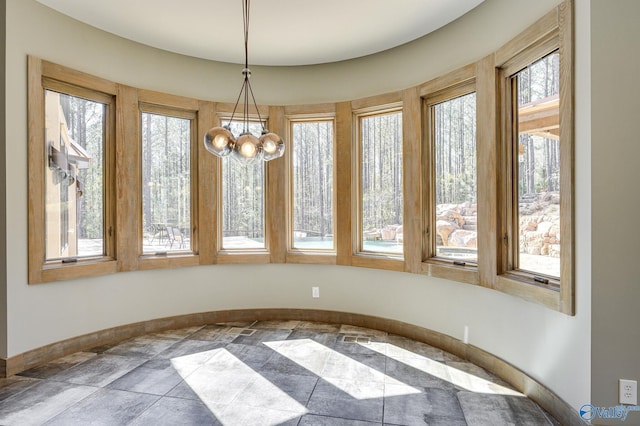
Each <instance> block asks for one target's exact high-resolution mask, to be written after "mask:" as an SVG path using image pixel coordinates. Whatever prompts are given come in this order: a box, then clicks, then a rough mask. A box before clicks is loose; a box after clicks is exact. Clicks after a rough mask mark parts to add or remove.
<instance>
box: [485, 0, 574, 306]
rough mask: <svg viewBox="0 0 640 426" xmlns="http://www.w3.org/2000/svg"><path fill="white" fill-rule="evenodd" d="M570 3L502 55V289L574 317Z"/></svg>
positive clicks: (508, 46)
mask: <svg viewBox="0 0 640 426" xmlns="http://www.w3.org/2000/svg"><path fill="white" fill-rule="evenodd" d="M571 5H572V3H571V2H565V3H563V4H562V5H560V6H559V7H558V8H556V9H554V10H553V11H552V12H550V13H549V14H548V15H546V16H545V17H543V18H541V20H540V21H539V23H538V25H537V26H533V27H532V28H531V29H530V30H527V31H525V33H523V34H522V35H521V36H520V37H518V38H516V39H514V42H512V43H511V44H509V45H507V46H505V47H504V48H502V49H501V50H499V51H498V52H497V54H496V57H497V58H498V60H499V61H498V63H497V65H499V68H498V71H499V79H500V81H499V84H500V88H501V93H502V99H501V104H502V108H501V110H502V141H503V143H502V156H501V170H500V180H499V183H500V190H501V191H500V193H499V195H500V196H499V211H500V212H502V215H501V217H500V221H499V223H500V227H499V228H498V229H499V234H498V235H499V238H501V240H502V244H501V245H500V246H499V253H498V259H497V261H498V279H497V283H496V285H497V288H498V289H501V290H504V291H507V292H513V293H516V294H519V295H522V296H524V297H525V298H530V299H533V300H536V301H538V302H542V303H544V304H546V305H548V306H551V307H554V308H555V309H558V310H560V311H562V312H565V313H569V314H572V313H573V291H574V290H573V289H574V283H573V281H574V280H573V271H574V266H573V217H574V212H573V146H574V141H573V79H572V76H573V68H572V67H573V58H572V46H571V40H572V25H571V22H572V20H571ZM507 55H508V56H507ZM501 58H504V59H503V60H501Z"/></svg>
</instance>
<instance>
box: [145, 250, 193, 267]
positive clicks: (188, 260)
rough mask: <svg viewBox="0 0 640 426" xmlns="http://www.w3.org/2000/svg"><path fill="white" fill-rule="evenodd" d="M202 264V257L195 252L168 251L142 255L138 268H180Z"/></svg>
mask: <svg viewBox="0 0 640 426" xmlns="http://www.w3.org/2000/svg"><path fill="white" fill-rule="evenodd" d="M199 264H200V257H199V256H198V255H197V254H194V253H177V252H174V253H171V252H169V253H167V254H166V255H165V254H163V255H153V254H148V255H146V254H145V255H143V256H140V259H139V262H138V269H140V270H142V271H145V270H149V269H160V268H179V267H183V266H197V265H199Z"/></svg>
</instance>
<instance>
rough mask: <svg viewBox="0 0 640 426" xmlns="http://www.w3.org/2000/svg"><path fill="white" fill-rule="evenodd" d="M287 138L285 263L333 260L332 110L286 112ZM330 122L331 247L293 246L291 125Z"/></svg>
mask: <svg viewBox="0 0 640 426" xmlns="http://www.w3.org/2000/svg"><path fill="white" fill-rule="evenodd" d="M286 119H287V141H288V142H289V147H288V149H287V151H288V152H287V153H286V154H285V155H286V170H287V177H286V180H287V184H286V188H287V255H286V261H287V263H318V264H335V262H336V256H337V249H338V239H337V238H336V232H335V230H336V220H337V193H338V191H337V164H336V162H337V156H336V153H337V150H336V149H337V140H336V139H337V138H336V125H337V123H336V116H335V112H324V113H322V112H317V113H300V112H298V113H295V114H288V115H287V117H286ZM316 122H320V123H331V124H332V128H333V132H332V140H331V146H332V150H333V151H332V152H333V155H332V161H333V165H332V170H333V173H332V176H331V178H332V181H333V194H332V209H331V210H332V213H331V214H332V221H333V229H334V239H333V248H331V249H313V248H310V249H301V248H296V247H294V234H293V232H294V226H293V223H294V187H293V185H294V179H293V173H294V171H293V152H294V141H293V126H294V125H296V124H299V123H316Z"/></svg>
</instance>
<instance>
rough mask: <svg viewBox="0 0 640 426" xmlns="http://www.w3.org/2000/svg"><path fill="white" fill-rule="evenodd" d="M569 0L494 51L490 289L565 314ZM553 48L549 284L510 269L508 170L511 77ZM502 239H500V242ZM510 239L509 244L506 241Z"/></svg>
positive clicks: (569, 306) (569, 212) (569, 246)
mask: <svg viewBox="0 0 640 426" xmlns="http://www.w3.org/2000/svg"><path fill="white" fill-rule="evenodd" d="M572 12H573V0H565V1H564V2H563V3H561V4H560V5H559V6H558V7H556V8H554V9H553V10H552V11H551V12H549V13H548V14H547V15H545V16H543V17H542V18H540V19H539V20H538V21H537V22H536V23H534V24H533V25H532V26H531V27H529V28H528V29H526V30H525V31H524V32H522V33H521V34H519V35H518V36H517V37H516V38H514V39H513V40H512V41H510V42H509V43H507V44H506V45H505V46H503V47H502V48H501V49H499V50H498V51H497V52H496V55H495V58H496V64H495V65H496V67H497V71H498V82H497V84H498V88H499V94H500V95H499V102H500V105H501V106H500V109H499V111H500V116H501V121H500V122H501V138H502V144H501V147H502V148H501V151H502V152H501V153H500V164H501V165H500V172H499V188H500V191H499V195H498V206H499V208H498V210H499V211H501V212H504V213H503V214H502V215H501V216H500V217H499V218H498V219H499V226H498V228H497V235H498V236H502V242H499V244H498V251H497V256H498V257H497V259H496V261H497V271H496V272H497V277H496V280H495V283H494V288H496V289H497V290H500V291H503V292H505V293H508V294H512V295H516V296H518V297H522V298H524V299H526V300H529V301H533V302H536V303H541V304H543V305H545V306H547V307H549V308H552V309H555V310H558V311H560V312H562V313H565V314H568V315H574V314H575V303H574V299H575V295H574V293H575V279H574V270H575V266H574V261H573V253H574V238H575V235H574V234H575V233H574V208H573V205H574V194H573V187H574V185H573V183H574V174H573V161H574V156H573V152H574V140H573V138H574V116H573V91H574V82H573V73H574V71H573V66H574V60H573V46H572V42H573V17H572ZM556 50H558V51H559V53H560V111H559V115H560V118H559V120H560V122H561V123H562V125H561V126H560V141H561V144H560V174H561V179H560V194H561V196H560V232H561V236H562V249H561V252H560V265H561V266H560V268H561V272H560V279H556V278H553V277H545V278H548V280H549V284H548V285H544V284H539V283H538V282H536V281H535V279H534V276H535V275H539V274H534V273H529V272H526V271H520V270H513V269H512V265H513V258H514V250H517V247H515V245H514V244H513V242H514V241H517V239H516V238H515V235H514V234H513V232H514V229H515V223H516V222H515V221H516V220H517V218H516V217H515V216H514V215H515V214H516V210H515V208H514V207H513V206H514V203H515V201H514V199H513V196H514V195H513V194H514V190H513V188H512V186H511V183H510V182H511V180H512V179H511V178H510V176H512V173H513V169H512V162H513V156H514V153H513V142H512V140H513V129H512V125H511V123H512V120H513V118H512V113H511V105H512V102H513V100H512V98H511V96H512V94H511V82H510V79H511V76H513V75H514V74H515V73H517V72H519V71H520V70H521V69H523V68H524V67H526V66H527V65H529V64H531V63H533V62H535V61H536V60H538V59H540V58H542V57H544V56H546V55H547V54H550V53H552V52H554V51H556ZM505 242H506V243H505ZM509 242H511V243H509Z"/></svg>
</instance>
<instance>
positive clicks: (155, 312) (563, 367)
mask: <svg viewBox="0 0 640 426" xmlns="http://www.w3.org/2000/svg"><path fill="white" fill-rule="evenodd" d="M558 2H559V1H558V0H540V1H536V2H531V1H528V0H517V1H515V0H486V1H485V2H484V3H483V4H482V5H481V6H480V7H479V8H477V9H476V10H474V11H472V12H470V13H469V14H467V15H465V16H463V17H462V18H460V19H459V20H457V21H455V22H454V23H452V24H450V25H448V26H446V27H445V28H443V29H441V30H438V31H437V32H435V33H433V34H431V35H429V36H426V37H424V38H422V39H420V40H417V41H415V42H412V43H409V44H407V45H405V46H401V47H399V48H396V49H393V50H390V51H387V52H383V53H380V54H377V55H373V56H370V57H365V58H360V59H357V60H352V61H346V62H341V63H335V64H327V65H318V66H308V67H293V68H270V67H255V68H254V70H253V71H254V77H253V80H252V82H253V85H254V89H255V92H256V94H257V95H258V101H259V102H260V103H262V104H298V103H304V104H311V103H320V102H335V101H340V100H351V99H357V98H359V97H365V96H370V95H374V94H378V93H385V92H388V91H392V90H397V89H402V88H406V87H409V86H412V85H415V84H419V83H422V82H425V81H428V80H430V79H431V78H434V77H436V76H439V75H442V74H444V73H446V72H448V71H450V70H453V69H456V68H458V67H460V66H462V65H465V64H468V63H471V62H473V61H475V60H477V59H479V58H482V57H483V56H485V55H486V54H487V53H489V52H492V51H494V50H495V49H496V48H497V47H499V46H500V45H501V44H503V43H504V42H506V41H507V40H509V39H510V38H511V37H513V36H514V35H515V34H517V33H518V32H520V31H521V30H523V29H524V28H525V27H526V26H528V25H529V24H530V23H532V22H533V21H535V20H536V19H537V18H538V17H540V16H542V15H544V14H545V13H546V12H548V11H549V10H550V9H551V8H552V7H554V6H555V5H557V3H558ZM6 4H7V59H6V62H7V66H6V82H7V88H6V92H7V95H6V105H5V107H6V123H7V124H6V157H7V160H6V176H7V181H8V182H9V186H8V187H7V188H6V203H7V206H8V208H7V229H6V237H7V251H8V255H7V271H6V277H7V278H6V295H7V315H6V324H5V327H6V331H7V336H8V337H7V340H6V346H4V347H0V351H2V352H3V353H2V354H0V355H3V356H5V357H7V356H8V357H10V356H14V355H17V354H20V353H22V352H25V351H28V350H31V349H34V348H37V347H40V346H43V345H46V344H49V343H52V342H56V341H60V340H63V339H66V338H69V337H74V336H77V335H80V334H84V333H89V332H92V331H96V330H100V329H104V328H110V327H114V326H118V325H123V324H127V323H132V322H138V321H144V320H149V319H153V318H159V317H166V316H173V315H180V314H186V313H193V312H201V311H215V310H222V309H242V308H261V307H265V308H268V307H273V308H314V309H326V310H337V311H346V312H355V313H362V314H367V315H374V316H380V317H387V318H392V319H396V320H399V321H404V322H409V323H412V324H415V325H419V326H422V327H425V328H428V329H432V330H435V331H438V332H441V333H444V334H448V335H450V336H453V337H455V338H458V339H462V336H463V330H464V326H468V327H469V342H470V343H472V344H473V345H475V346H478V347H480V348H481V349H483V350H486V351H488V352H490V353H492V354H494V355H496V356H498V357H500V358H502V359H504V360H506V361H508V362H509V363H511V364H513V365H515V366H516V367H518V368H519V369H521V370H523V371H524V372H525V373H527V374H528V375H530V376H531V377H533V378H535V379H536V380H538V381H539V382H541V383H543V384H544V385H546V386H547V387H548V388H549V389H551V390H553V391H554V392H556V393H557V394H558V395H559V396H560V397H561V398H563V399H564V400H566V401H567V402H568V403H569V404H571V405H572V406H573V407H575V408H577V407H579V406H581V405H582V404H584V403H585V402H586V401H589V386H590V381H589V375H588V374H587V373H586V372H588V371H589V369H590V358H589V356H588V354H589V351H590V338H589V336H590V296H589V292H590V246H589V243H590V231H589V227H590V222H589V220H590V219H589V218H590V215H589V197H588V196H582V195H583V193H587V194H588V191H589V186H588V183H585V184H582V183H581V182H583V181H584V182H588V181H589V176H590V174H589V173H590V171H589V169H588V166H581V165H580V164H581V163H580V162H579V161H576V168H577V170H576V175H577V179H576V180H577V182H578V184H577V186H576V195H577V196H576V200H577V201H576V202H577V205H576V212H577V215H576V231H577V232H576V234H577V235H578V237H577V239H578V241H577V242H576V248H577V250H576V252H577V253H576V258H577V262H576V265H577V271H576V272H577V273H576V281H577V283H578V285H577V289H576V293H577V302H576V306H577V309H576V311H577V315H576V316H575V317H569V316H566V315H563V314H560V313H558V312H555V311H552V310H549V309H546V308H544V307H542V306H539V305H536V304H532V303H528V302H525V301H523V300H520V299H517V298H514V297H511V296H508V295H506V294H502V293H499V292H496V291H492V290H487V289H484V288H480V287H477V286H473V285H467V284H461V283H456V282H451V281H447V280H441V279H436V278H430V277H425V276H420V275H413V274H406V273H398V272H389V271H382V270H368V269H361V268H355V267H341V266H323V265H279V264H278V265H276V264H272V265H215V266H200V267H193V268H181V269H173V270H165V269H163V270H152V271H137V272H129V273H118V274H115V275H109V276H102V277H94V278H88V279H79V280H70V281H62V282H56V283H47V284H40V285H31V286H29V285H27V250H28V247H27V176H28V170H27V164H26V163H27V161H26V159H27V144H26V141H27V134H26V132H27V100H26V84H27V83H26V76H27V72H26V56H27V54H31V55H35V56H38V57H41V58H43V59H46V60H50V61H52V62H57V63H60V64H63V65H65V66H68V67H72V68H75V69H78V70H82V71H85V72H88V73H91V74H94V75H97V76H101V77H105V78H108V79H110V80H112V81H117V82H121V83H125V84H130V85H132V86H135V87H141V88H148V89H153V90H159V91H163V92H168V93H174V94H178V95H184V96H190V97H195V98H200V99H212V100H217V101H233V100H235V97H236V96H237V89H238V88H237V87H236V85H235V84H228V83H229V81H238V82H240V78H241V76H240V68H241V67H240V66H239V65H234V64H223V63H215V62H209V61H203V60H198V59H195V58H190V57H183V56H179V55H175V54H171V53H167V52H163V51H160V50H157V49H152V48H149V47H146V46H142V45H138V44H136V43H133V42H130V41H127V40H123V39H120V38H118V37H115V36H112V35H110V34H107V33H104V32H102V31H99V30H96V29H93V28H91V27H88V26H85V25H83V24H80V23H78V22H76V21H74V20H71V19H69V18H67V17H65V16H63V15H60V14H58V13H56V12H54V11H52V10H50V9H48V8H46V7H44V6H42V5H40V4H39V3H37V2H36V1H35V0H7V2H6ZM505 17H509V19H505ZM587 32H588V30H587ZM577 50H578V55H580V37H579V36H578V37H577ZM578 63H580V59H579V58H578ZM579 72H580V69H579V67H577V73H579ZM577 81H578V84H580V82H581V81H582V82H584V81H585V79H584V78H582V75H577ZM585 85H587V86H588V81H587V82H586V83H585ZM582 89H583V88H582V87H577V88H576V92H577V93H578V94H580V93H587V97H588V93H589V92H588V87H587V88H586V90H585V92H581V90H582ZM580 96H583V95H578V97H580ZM577 105H580V104H579V102H577ZM582 111H583V110H582V109H581V108H580V107H578V108H577V117H576V122H577V127H578V128H577V129H576V130H577V134H578V135H580V134H583V133H585V132H586V131H585V130H583V129H588V126H587V120H584V117H587V118H588V116H586V115H584V116H581V114H586V113H584V112H582ZM587 148H588V146H587ZM582 149H583V148H582V147H578V150H579V152H577V153H576V155H577V157H578V159H580V158H582V159H585V158H586V159H587V160H588V159H589V158H588V155H589V153H588V149H586V150H585V151H582ZM582 164H588V161H587V162H586V163H582ZM581 207H582V208H581ZM581 231H584V232H581ZM583 235H584V236H583ZM310 277H312V279H311V280H310ZM312 285H317V286H320V287H321V296H322V297H321V298H320V299H312V298H311V291H310V287H311V286H312ZM2 320H4V318H3V319H2ZM2 343H5V342H2ZM585 354H587V355H585Z"/></svg>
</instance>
